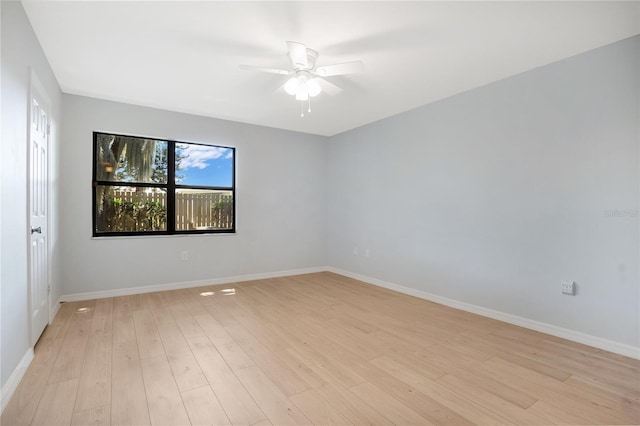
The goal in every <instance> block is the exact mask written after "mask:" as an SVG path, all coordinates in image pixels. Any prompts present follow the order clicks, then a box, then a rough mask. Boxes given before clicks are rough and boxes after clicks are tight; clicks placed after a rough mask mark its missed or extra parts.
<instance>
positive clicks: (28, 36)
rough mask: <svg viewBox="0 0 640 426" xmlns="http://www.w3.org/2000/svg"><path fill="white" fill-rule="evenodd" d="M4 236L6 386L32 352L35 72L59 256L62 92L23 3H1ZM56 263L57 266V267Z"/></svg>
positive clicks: (0, 347)
mask: <svg viewBox="0 0 640 426" xmlns="http://www.w3.org/2000/svg"><path fill="white" fill-rule="evenodd" d="M0 8H2V25H1V28H2V30H1V31H2V45H1V47H0V49H1V52H2V53H1V54H2V78H1V81H0V84H1V85H2V89H1V92H2V99H1V102H2V143H1V144H0V151H1V154H0V161H1V165H0V174H1V175H0V176H1V179H0V184H1V185H2V189H1V193H2V206H1V208H2V213H1V218H2V222H1V223H0V228H1V229H0V234H1V235H2V240H1V242H0V244H1V249H0V250H1V252H2V257H1V258H0V264H1V265H0V271H1V276H0V281H1V283H2V285H1V289H0V292H1V295H2V296H1V303H2V305H1V307H0V308H1V311H2V313H1V324H2V325H1V330H0V353H1V359H2V363H1V366H0V383H1V385H2V386H4V385H5V383H6V381H7V379H8V378H9V376H10V375H11V373H13V371H14V369H15V368H16V366H17V365H18V363H19V361H20V359H21V358H22V357H23V355H24V354H25V353H26V351H27V349H28V348H29V346H30V345H29V325H28V300H27V297H28V295H27V226H28V224H27V207H26V206H27V146H28V145H27V124H28V118H27V117H28V107H29V90H30V81H31V77H30V76H31V69H33V70H34V71H35V73H36V75H37V76H38V77H39V79H40V81H41V83H42V84H43V85H44V88H45V90H46V91H47V94H48V95H49V97H50V98H51V102H52V109H53V111H52V113H53V114H52V117H51V118H52V129H53V134H52V141H51V142H52V145H51V146H50V147H49V151H50V154H51V155H52V157H51V159H52V161H51V164H50V166H51V171H52V177H53V188H52V193H51V196H52V199H51V201H52V203H53V204H52V209H51V210H52V223H53V225H54V226H52V229H51V230H50V233H49V238H50V243H51V246H52V249H53V256H54V258H55V257H56V256H57V253H58V244H57V243H58V235H57V234H56V232H55V229H56V228H57V227H56V226H55V222H56V217H55V211H56V204H55V203H56V200H57V186H56V185H57V146H56V145H57V141H58V140H59V137H58V132H57V130H56V129H58V128H59V123H60V119H61V102H62V93H61V92H60V88H59V87H58V83H57V82H56V80H55V78H54V76H53V73H52V72H51V69H50V67H49V64H48V62H47V60H46V58H45V56H44V54H43V52H42V49H41V48H40V45H39V43H38V40H37V39H36V37H35V34H34V33H33V30H32V29H31V25H30V24H29V21H28V20H27V17H26V15H25V14H24V10H23V9H22V5H21V4H20V3H19V2H12V1H2V2H0ZM53 263H55V261H54V262H53ZM57 274H58V271H57V269H56V268H55V267H54V268H52V280H51V284H52V287H53V288H52V291H53V295H52V297H54V300H56V299H57V297H58V296H59V294H61V293H60V286H59V285H58V282H59V281H58V280H57Z"/></svg>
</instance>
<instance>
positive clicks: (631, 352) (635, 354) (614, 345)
mask: <svg viewBox="0 0 640 426" xmlns="http://www.w3.org/2000/svg"><path fill="white" fill-rule="evenodd" d="M326 270H327V271H329V272H333V273H336V274H339V275H344V276H345V277H349V278H353V279H356V280H359V281H363V282H365V283H369V284H373V285H376V286H378V287H384V288H386V289H389V290H394V291H397V292H399V293H404V294H408V295H410V296H415V297H419V298H420V299H425V300H429V301H431V302H435V303H439V304H441V305H446V306H450V307H452V308H456V309H460V310H462V311H467V312H472V313H474V314H478V315H482V316H485V317H489V318H493V319H496V320H498V321H503V322H506V323H509V324H514V325H518V326H520V327H524V328H529V329H531V330H535V331H540V332H542V333H546V334H550V335H552V336H556V337H561V338H563V339H567V340H571V341H574V342H578V343H582V344H585V345H589V346H593V347H595V348H599V349H604V350H605V351H609V352H613V353H617V354H620V355H624V356H628V357H630V358H635V359H640V348H638V347H635V346H631V345H626V344H624V343H619V342H614V341H612V340H608V339H603V338H602V337H597V336H592V335H590V334H586V333H581V332H579V331H574V330H570V329H567V328H563V327H558V326H555V325H552V324H547V323H544V322H540V321H535V320H532V319H528V318H524V317H520V316H517V315H512V314H507V313H505V312H500V311H496V310H493V309H489V308H485V307H482V306H478V305H472V304H470V303H466V302H460V301H458V300H455V299H449V298H447V297H442V296H438V295H435V294H431V293H427V292H425V291H422V290H416V289H413V288H409V287H404V286H401V285H398V284H393V283H390V282H386V281H382V280H379V279H377V278H371V277H367V276H365V275H360V274H356V273H354V272H350V271H345V270H343V269H339V268H334V267H327V269H326Z"/></svg>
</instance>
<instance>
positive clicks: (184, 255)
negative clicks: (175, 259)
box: [180, 250, 189, 260]
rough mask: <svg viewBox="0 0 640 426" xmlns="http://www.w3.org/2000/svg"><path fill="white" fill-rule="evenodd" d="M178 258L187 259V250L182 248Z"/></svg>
mask: <svg viewBox="0 0 640 426" xmlns="http://www.w3.org/2000/svg"><path fill="white" fill-rule="evenodd" d="M180 260H189V252H188V251H186V250H182V251H181V252H180Z"/></svg>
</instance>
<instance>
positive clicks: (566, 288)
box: [561, 281, 576, 296]
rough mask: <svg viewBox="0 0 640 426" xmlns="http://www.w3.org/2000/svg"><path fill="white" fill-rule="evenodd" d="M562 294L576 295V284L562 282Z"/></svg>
mask: <svg viewBox="0 0 640 426" xmlns="http://www.w3.org/2000/svg"><path fill="white" fill-rule="evenodd" d="M561 284H562V294H568V295H569V296H575V295H576V283H574V282H573V281H562V283H561Z"/></svg>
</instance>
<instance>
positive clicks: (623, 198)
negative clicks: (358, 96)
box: [327, 37, 640, 347]
mask: <svg viewBox="0 0 640 426" xmlns="http://www.w3.org/2000/svg"><path fill="white" fill-rule="evenodd" d="M639 52H640V37H634V38H631V39H627V40H623V41H621V42H618V43H614V44H612V45H609V46H606V47H603V48H599V49H596V50H593V51H590V52H587V53H585V54H582V55H579V56H576V57H572V58H569V59H566V60H563V61H560V62H557V63H554V64H550V65H547V66H544V67H542V68H538V69H535V70H532V71H530V72H526V73H524V74H521V75H517V76H514V77H512V78H508V79H505V80H502V81H499V82H496V83H493V84H490V85H487V86H484V87H481V88H478V89H475V90H471V91H469V92H466V93H463V94H460V95H457V96H454V97H451V98H448V99H446V100H443V101H440V102H437V103H434V104H430V105H426V106H424V107H421V108H418V109H415V110H412V111H409V112H406V113H403V114H401V115H398V116H395V117H391V118H388V119H385V120H382V121H379V122H376V123H373V124H371V125H368V126H365V127H361V128H358V129H355V130H353V131H350V132H347V133H344V134H341V135H338V136H336V137H333V138H331V140H330V148H329V160H328V161H329V172H328V187H329V191H328V200H327V201H328V206H329V213H328V223H329V226H328V232H329V241H328V259H329V265H331V266H334V267H337V268H341V269H344V270H348V271H351V272H354V273H359V274H362V275H365V276H369V277H372V278H377V279H379V280H384V281H387V282H391V283H394V284H398V285H402V286H406V287H410V288H413V289H417V290H421V291H425V292H429V293H434V294H436V295H440V296H445V297H449V298H452V299H457V300H459V301H463V302H467V303H471V304H475V305H480V306H482V307H486V308H491V309H495V310H498V311H502V312H505V313H510V314H515V315H518V316H522V317H525V318H529V319H533V320H537V321H542V322H545V323H550V324H553V325H556V326H560V327H565V328H568V329H571V330H575V331H580V332H584V333H588V334H591V335H594V336H598V337H602V338H606V339H610V340H613V341H616V342H620V343H623V344H628V345H633V346H636V347H637V346H639V344H640V341H639V340H640V331H639V322H640V318H639V316H640V314H639V301H640V298H639V280H638V273H639V271H638V255H639V253H638V247H639V241H638V236H639V228H638V194H639V188H638V182H639V161H638V160H639V156H638V155H639V153H638V144H639V135H640V134H639V130H638V117H639V105H638V104H639V93H640V92H639V83H638V80H639V76H640V66H639V63H640V58H639ZM425 78H428V77H427V76H425ZM354 246H358V248H359V255H358V256H354V255H353V247H354ZM366 248H368V249H369V252H370V256H369V257H365V256H363V251H364V249H366ZM563 279H568V280H575V281H576V283H577V285H578V294H577V296H575V297H570V296H564V295H562V294H561V293H560V281H561V280H563Z"/></svg>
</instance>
